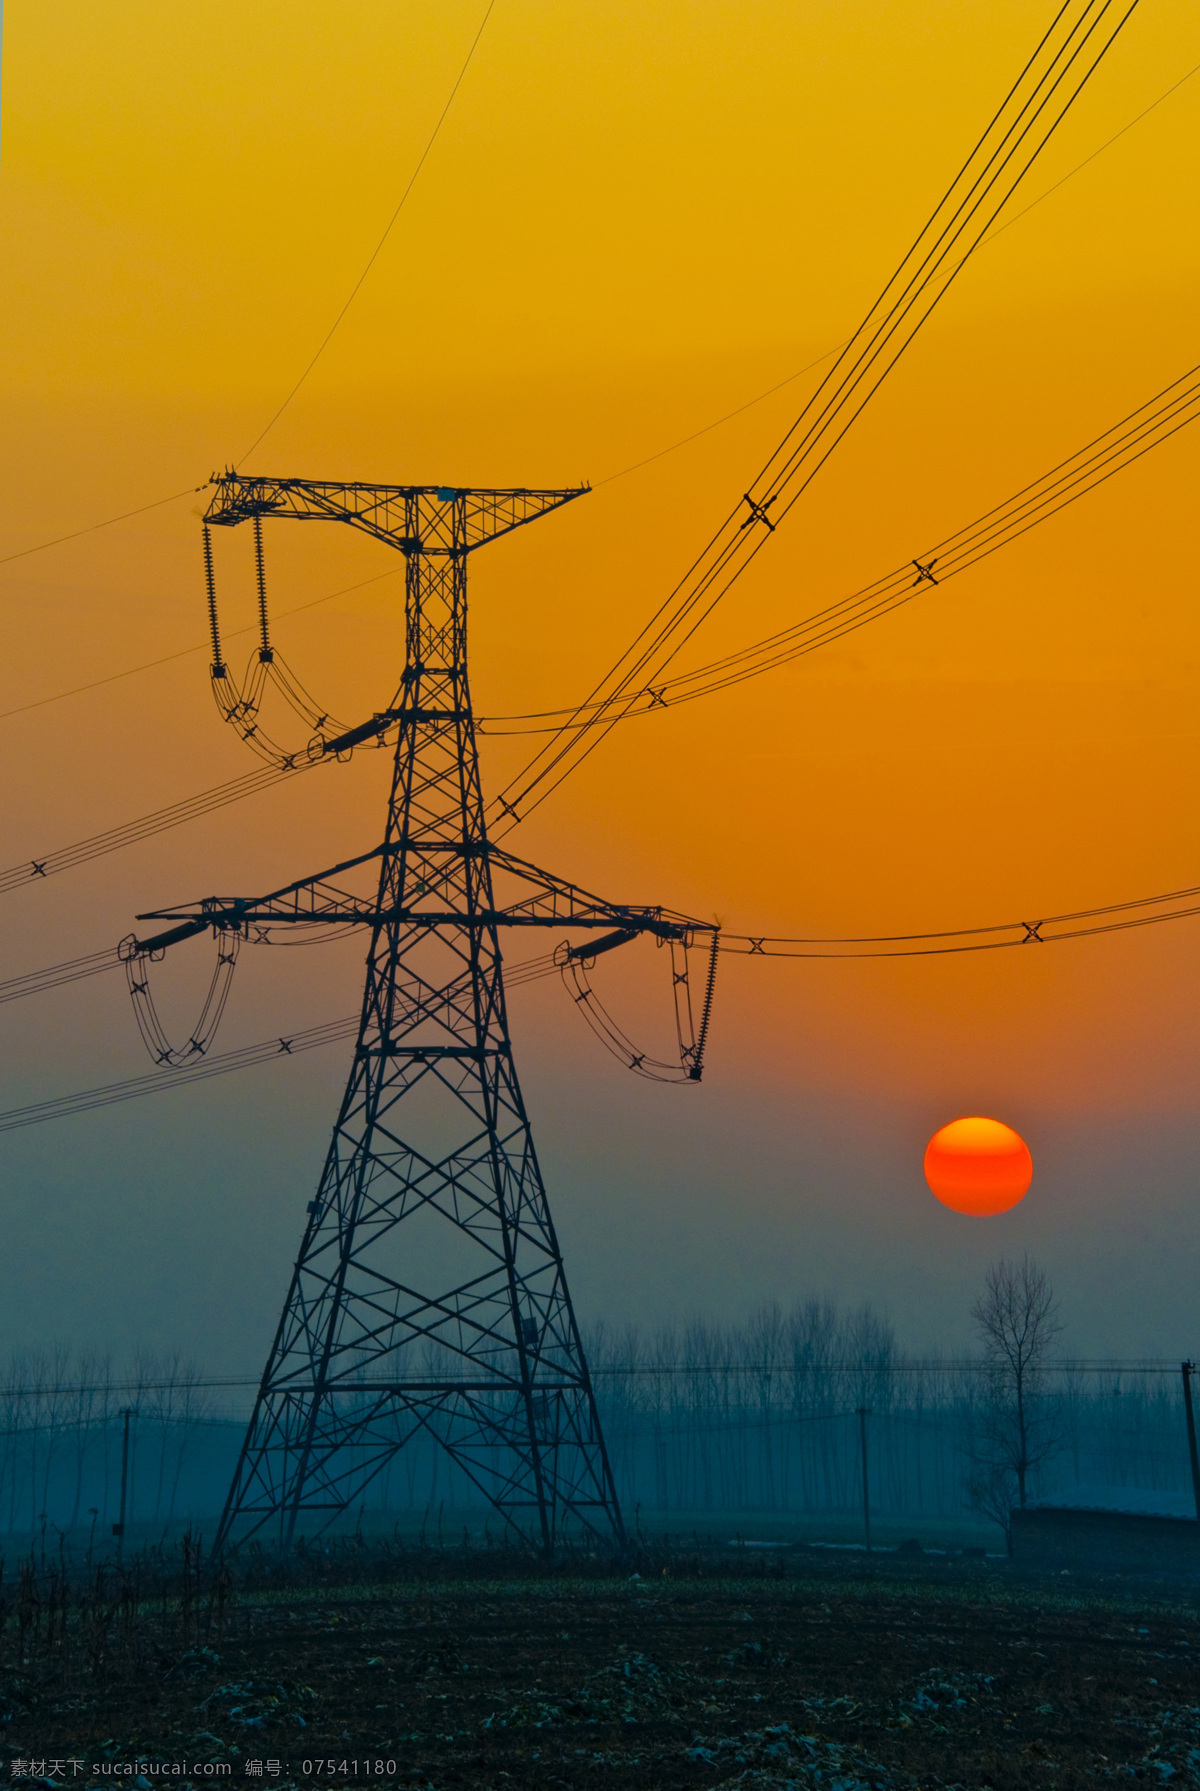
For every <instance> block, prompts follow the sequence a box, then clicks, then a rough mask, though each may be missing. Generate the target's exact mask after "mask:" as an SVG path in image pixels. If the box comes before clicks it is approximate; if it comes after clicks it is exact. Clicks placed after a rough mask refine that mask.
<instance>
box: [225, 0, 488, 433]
mask: <svg viewBox="0 0 1200 1791" xmlns="http://www.w3.org/2000/svg"><path fill="white" fill-rule="evenodd" d="M495 5H496V0H488V5H487V11H486V12H485V13H484V15H483V19H482V21H481V22H480V26H479V29H478V31H477V32H476V33H475V36H474V38H473V39H472V40H471V47H470V49H469V50H468V51H467V55H466V60H465V62H464V63H463V65H462V67H461V68H460V69H459V71H458V77H457V79H456V80H455V83H454V85H453V87H452V88H451V89H450V97H449V99H447V101H446V103H445V105H444V106H443V107H442V110H441V112H440V114H439V115H438V121H437V123H436V124H435V125H434V127H433V131H432V133H431V134H430V137H429V141H428V142H427V143H426V145H425V147H424V149H423V150H422V151H421V155H420V159H419V160H418V162H417V165H416V167H415V168H414V169H413V171H412V173H411V175H410V176H409V180H408V185H407V186H406V187H405V189H404V191H403V192H402V193H401V195H400V199H399V203H398V204H397V206H396V209H395V211H394V212H393V213H392V215H391V217H390V218H389V219H388V222H387V227H386V228H385V230H384V232H383V235H382V236H381V237H380V239H379V241H378V242H377V243H376V244H375V247H374V248H373V249H372V251H371V253H370V256H369V257H368V259H367V265H366V266H365V267H364V268H363V271H362V273H361V274H360V275H359V276H358V279H357V280H356V281H355V282H354V285H353V286H352V287H351V288H350V296H349V298H348V299H347V300H346V302H345V304H344V305H343V306H342V308H341V310H340V311H339V312H338V314H337V316H336V317H335V318H334V320H333V322H332V323H331V324H330V326H329V329H328V330H327V331H326V333H325V335H324V337H323V338H322V341H321V344H320V346H319V347H318V349H317V352H316V353H315V354H314V355H313V357H312V360H311V361H310V362H309V363H308V366H307V367H306V368H305V369H304V372H303V373H302V374H301V375H300V377H299V379H298V380H297V381H296V383H295V385H294V386H293V387H292V389H291V391H290V392H289V393H288V395H287V397H286V398H285V399H284V401H283V403H282V404H281V405H280V406H279V409H278V410H277V411H276V412H275V415H274V416H273V417H272V418H271V420H270V422H269V423H268V424H267V426H266V428H265V429H263V430H262V431H261V432H260V433H259V434H258V435H257V436H256V437H255V439H254V440H253V441H252V442H251V444H250V446H249V447H248V448H247V449H246V452H245V453H244V454H243V455H242V461H247V460H249V458H250V456H251V454H253V453H254V451H255V449H256V448H257V447H258V446H259V444H260V443H261V442H263V441H264V440H265V439H266V437H267V436H268V435H269V434H270V433H271V431H272V429H274V427H275V425H276V423H278V421H279V419H280V417H281V416H282V415H283V413H284V411H285V410H286V409H287V407H288V405H289V404H290V403H291V402H292V399H293V398H294V397H295V396H296V393H297V392H298V391H299V390H300V388H301V386H302V385H303V384H304V382H305V380H306V379H307V378H308V376H309V374H310V373H311V372H312V370H313V368H314V367H315V366H316V364H317V362H318V361H319V360H320V358H321V356H322V355H323V354H324V353H325V350H326V349H327V348H328V347H329V344H330V342H331V341H332V340H333V337H334V335H335V334H336V332H337V330H338V328H339V327H340V325H341V322H342V320H343V318H344V317H345V315H346V313H347V311H349V309H350V307H351V305H352V304H353V303H354V301H355V299H356V298H357V297H358V294H359V291H360V290H361V288H362V285H363V282H364V281H365V279H366V278H367V275H368V274H369V273H370V271H371V269H372V268H373V267H374V265H375V263H376V262H377V261H378V259H379V257H380V255H381V253H382V252H383V246H384V244H385V243H386V242H387V239H388V237H389V236H390V235H391V234H392V229H393V226H394V225H395V223H396V220H397V218H398V217H399V216H400V213H401V212H402V211H403V210H404V207H405V205H406V204H407V202H408V196H409V194H410V193H411V192H412V190H413V188H414V187H415V186H416V184H417V180H418V178H419V176H420V173H421V170H422V168H423V167H424V166H425V163H426V162H427V161H428V160H429V156H430V152H431V151H432V149H433V146H434V144H435V143H436V142H437V140H438V135H439V133H440V131H441V128H442V126H443V125H444V124H445V122H446V117H447V114H448V113H449V111H450V108H451V106H452V105H453V104H454V100H455V96H456V94H457V93H458V90H459V88H460V87H461V86H462V84H463V80H464V78H465V76H466V72H467V70H468V69H469V68H470V66H471V60H472V58H473V57H474V55H475V51H476V50H477V49H478V47H479V40H480V38H481V37H482V36H483V34H484V31H485V30H486V28H487V22H488V20H489V19H490V18H491V16H492V13H493V11H494V9H495Z"/></svg>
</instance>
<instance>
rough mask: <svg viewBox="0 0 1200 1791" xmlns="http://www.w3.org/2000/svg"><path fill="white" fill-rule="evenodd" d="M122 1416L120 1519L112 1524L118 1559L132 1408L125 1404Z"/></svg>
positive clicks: (122, 1543) (122, 1541)
mask: <svg viewBox="0 0 1200 1791" xmlns="http://www.w3.org/2000/svg"><path fill="white" fill-rule="evenodd" d="M122 1416H123V1417H124V1419H125V1431H124V1434H123V1436H122V1438H121V1521H120V1523H116V1524H114V1525H113V1535H114V1536H115V1537H116V1539H117V1560H118V1561H119V1560H120V1559H121V1556H122V1554H123V1553H124V1550H125V1499H126V1494H127V1492H128V1490H129V1420H130V1418H131V1417H132V1416H133V1408H132V1407H131V1406H126V1407H125V1408H124V1411H123V1413H122Z"/></svg>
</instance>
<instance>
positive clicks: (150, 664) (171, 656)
mask: <svg viewBox="0 0 1200 1791" xmlns="http://www.w3.org/2000/svg"><path fill="white" fill-rule="evenodd" d="M203 489H204V487H203V486H201V487H200V490H203ZM31 551H32V550H31ZM400 570H401V568H399V567H395V566H391V567H389V568H388V570H387V571H386V572H376V573H374V574H372V576H371V577H370V578H360V579H359V580H358V582H357V584H353V585H343V586H342V587H341V589H340V590H337V591H327V592H326V593H325V595H324V596H323V597H312V598H310V599H309V601H308V602H307V603H297V604H295V605H294V606H293V607H292V608H291V609H283V610H280V611H279V617H280V619H282V618H283V617H284V616H299V615H302V614H303V613H304V611H305V610H310V609H316V608H317V607H318V606H319V605H320V604H322V603H332V602H333V600H334V598H335V597H347V596H349V594H350V593H351V591H361V590H364V589H365V588H366V586H367V585H377V584H379V583H381V581H382V580H383V579H385V578H395V577H396V576H397V574H398V572H399V571H400ZM253 633H255V626H254V624H253V623H251V624H250V625H248V626H247V627H245V628H231V629H230V630H229V631H228V634H227V635H226V639H228V640H237V639H239V638H240V637H241V636H242V635H243V634H253ZM207 650H208V642H207V641H197V642H196V644H195V646H194V647H181V648H180V649H179V651H178V652H177V653H164V654H163V656H162V658H161V659H148V660H147V661H146V663H145V665H131V666H127V667H126V668H125V670H124V671H123V672H110V673H109V675H108V676H107V677H106V678H93V679H92V680H91V682H90V683H88V684H76V685H75V686H74V687H73V688H72V689H71V690H59V691H56V692H55V694H54V695H53V696H48V697H38V698H37V699H36V701H34V702H32V703H21V704H20V705H19V706H18V707H17V708H15V709H0V721H7V720H8V719H9V717H10V716H12V715H27V714H28V713H29V711H30V710H31V709H45V708H46V707H47V706H48V705H49V704H50V703H61V702H64V701H65V700H66V698H67V697H73V696H82V695H83V694H84V692H85V691H88V690H100V689H101V688H102V687H103V686H104V685H105V684H117V683H119V682H120V681H121V679H122V678H133V677H136V676H137V674H138V673H139V672H152V671H156V670H157V669H158V667H159V666H160V665H171V664H173V663H174V661H175V660H177V659H188V658H190V657H191V655H192V654H193V653H204V652H207Z"/></svg>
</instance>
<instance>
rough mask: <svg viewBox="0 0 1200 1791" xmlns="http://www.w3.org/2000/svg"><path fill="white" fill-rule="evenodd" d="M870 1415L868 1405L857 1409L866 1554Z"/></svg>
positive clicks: (868, 1532) (868, 1536) (869, 1522)
mask: <svg viewBox="0 0 1200 1791" xmlns="http://www.w3.org/2000/svg"><path fill="white" fill-rule="evenodd" d="M870 1415H871V1408H870V1406H869V1405H860V1406H859V1407H858V1440H859V1444H860V1447H861V1449H862V1486H863V1530H864V1532H865V1534H866V1539H867V1553H868V1554H870V1553H871V1495H870V1492H869V1490H868V1486H867V1419H868V1418H869V1417H870Z"/></svg>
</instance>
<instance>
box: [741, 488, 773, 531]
mask: <svg viewBox="0 0 1200 1791" xmlns="http://www.w3.org/2000/svg"><path fill="white" fill-rule="evenodd" d="M743 495H744V497H745V500H746V502H747V503H748V504H749V506H750V514H749V516H748V517H747V518H746V520H745V522H744V523H743V524H742V527H743V528H744V529H748V528H749V527H750V524H751V523H752V522H764V523H766V525H767V527H768V528H769V529H770V531H771V533H772V534H774V533H775V524H774V523H773V522H772V521H771V518H770V517H769V516H768V515H767V506H766V504H756V503H755V501H754V499H753V498H752V497H751V496H750V493H749V492H748V491H747V492H745V493H744V494H743ZM767 501H768V503H769V502H770V501H771V500H770V499H768V500H767Z"/></svg>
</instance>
